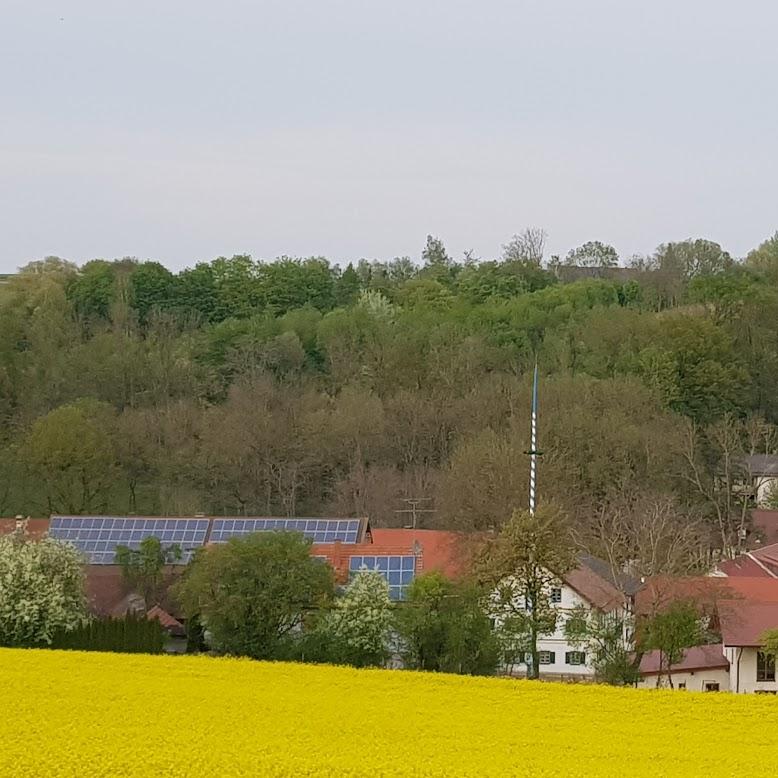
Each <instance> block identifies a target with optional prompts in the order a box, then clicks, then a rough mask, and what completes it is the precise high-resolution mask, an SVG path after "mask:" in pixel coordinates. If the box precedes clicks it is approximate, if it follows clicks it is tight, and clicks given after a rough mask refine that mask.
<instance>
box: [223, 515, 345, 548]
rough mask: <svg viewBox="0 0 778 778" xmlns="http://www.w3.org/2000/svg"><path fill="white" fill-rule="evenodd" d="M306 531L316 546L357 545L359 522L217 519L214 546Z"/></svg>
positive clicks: (338, 520) (343, 520) (306, 534)
mask: <svg viewBox="0 0 778 778" xmlns="http://www.w3.org/2000/svg"><path fill="white" fill-rule="evenodd" d="M281 531H284V532H302V534H303V535H305V537H307V538H310V539H311V540H312V541H313V542H314V543H334V542H335V541H336V540H339V541H341V543H356V542H357V540H358V537H359V519H214V520H213V528H212V529H211V538H210V541H211V543H224V542H225V541H226V540H229V539H230V538H234V537H240V536H241V535H250V534H251V533H253V532H281Z"/></svg>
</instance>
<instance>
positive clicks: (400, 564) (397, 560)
mask: <svg viewBox="0 0 778 778" xmlns="http://www.w3.org/2000/svg"><path fill="white" fill-rule="evenodd" d="M362 568H367V569H368V570H375V571H377V572H379V573H381V575H383V577H384V578H385V579H386V582H387V583H388V584H389V596H390V597H391V598H392V599H393V600H404V599H405V595H406V592H407V589H408V586H410V583H411V581H413V576H414V574H415V572H416V558H415V557H413V556H352V557H351V559H350V560H349V575H351V576H353V575H355V574H356V573H358V572H359V571H360V570H361V569H362Z"/></svg>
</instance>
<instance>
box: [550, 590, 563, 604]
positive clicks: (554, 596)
mask: <svg viewBox="0 0 778 778" xmlns="http://www.w3.org/2000/svg"><path fill="white" fill-rule="evenodd" d="M551 602H562V590H561V589H560V588H559V587H558V586H555V587H553V588H552V589H551Z"/></svg>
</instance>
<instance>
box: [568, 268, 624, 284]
mask: <svg viewBox="0 0 778 778" xmlns="http://www.w3.org/2000/svg"><path fill="white" fill-rule="evenodd" d="M554 273H555V274H556V277H557V278H558V279H559V280H560V281H562V283H572V282H574V281H583V280H584V279H587V278H605V279H608V280H611V281H621V282H624V281H631V280H632V279H634V278H637V277H638V276H639V271H637V270H635V269H633V268H631V267H597V266H591V267H590V266H587V265H556V266H555V267H554Z"/></svg>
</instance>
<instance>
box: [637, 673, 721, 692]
mask: <svg viewBox="0 0 778 778" xmlns="http://www.w3.org/2000/svg"><path fill="white" fill-rule="evenodd" d="M658 680H659V676H658V675H645V676H643V677H642V678H641V679H640V680H639V681H638V688H639V689H656V688H657V681H658ZM706 683H717V684H718V685H719V691H722V692H728V691H729V671H728V670H724V669H723V668H722V669H718V670H694V671H691V672H688V673H687V672H674V673H673V688H675V689H679V688H680V684H686V691H689V692H702V691H705V684H706ZM662 687H663V688H669V687H668V686H667V676H666V675H663V676H662Z"/></svg>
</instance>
